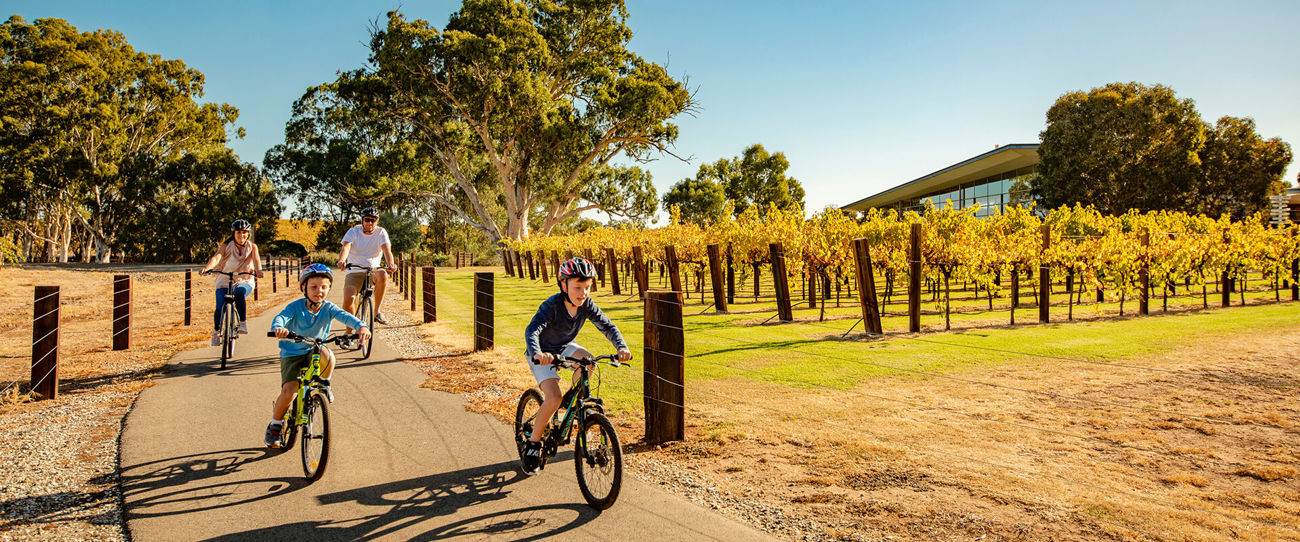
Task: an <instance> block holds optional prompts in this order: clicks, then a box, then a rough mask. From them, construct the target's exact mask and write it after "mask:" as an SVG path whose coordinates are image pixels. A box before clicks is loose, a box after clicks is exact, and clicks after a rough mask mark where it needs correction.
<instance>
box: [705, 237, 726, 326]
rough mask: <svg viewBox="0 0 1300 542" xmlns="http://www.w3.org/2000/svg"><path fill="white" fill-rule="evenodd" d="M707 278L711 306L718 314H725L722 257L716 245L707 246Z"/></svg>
mask: <svg viewBox="0 0 1300 542" xmlns="http://www.w3.org/2000/svg"><path fill="white" fill-rule="evenodd" d="M708 251H709V278H710V279H711V284H712V285H713V304H714V305H715V306H716V307H717V308H718V312H727V292H725V291H724V289H725V288H726V286H725V285H724V284H723V277H722V255H721V254H720V252H721V251H720V250H719V248H718V245H709V246H708Z"/></svg>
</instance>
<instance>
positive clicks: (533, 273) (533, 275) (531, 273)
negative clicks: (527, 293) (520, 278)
mask: <svg viewBox="0 0 1300 542" xmlns="http://www.w3.org/2000/svg"><path fill="white" fill-rule="evenodd" d="M524 258H525V259H527V260H528V280H537V267H536V266H535V265H533V253H532V252H524Z"/></svg>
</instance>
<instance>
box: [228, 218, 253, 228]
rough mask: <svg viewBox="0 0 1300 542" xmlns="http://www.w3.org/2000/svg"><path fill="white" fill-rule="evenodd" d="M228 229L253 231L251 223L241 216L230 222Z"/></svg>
mask: <svg viewBox="0 0 1300 542" xmlns="http://www.w3.org/2000/svg"><path fill="white" fill-rule="evenodd" d="M230 231H253V225H252V224H249V223H248V221H247V220H244V219H242V218H239V219H235V221H234V222H231V223H230Z"/></svg>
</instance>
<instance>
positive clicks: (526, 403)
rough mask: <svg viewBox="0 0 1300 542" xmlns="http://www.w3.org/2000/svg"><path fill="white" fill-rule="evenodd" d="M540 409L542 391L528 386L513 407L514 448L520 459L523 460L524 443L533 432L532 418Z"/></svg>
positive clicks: (534, 417) (535, 416)
mask: <svg viewBox="0 0 1300 542" xmlns="http://www.w3.org/2000/svg"><path fill="white" fill-rule="evenodd" d="M541 409H542V392H540V391H537V389H535V388H530V389H528V390H527V391H525V392H524V394H523V395H521V396H520V397H519V406H517V407H515V448H517V451H518V452H519V460H520V461H523V460H524V443H525V442H528V436H529V435H532V434H533V420H534V419H536V418H537V411H539V410H541Z"/></svg>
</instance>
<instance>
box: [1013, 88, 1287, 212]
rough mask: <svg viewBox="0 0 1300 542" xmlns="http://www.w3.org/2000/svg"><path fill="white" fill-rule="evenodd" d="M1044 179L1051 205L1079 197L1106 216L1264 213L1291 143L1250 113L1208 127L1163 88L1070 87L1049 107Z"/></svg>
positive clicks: (1045, 202) (1043, 193)
mask: <svg viewBox="0 0 1300 542" xmlns="http://www.w3.org/2000/svg"><path fill="white" fill-rule="evenodd" d="M1040 136H1041V137H1042V144H1041V145H1040V147H1039V149H1038V155H1039V164H1038V175H1037V176H1036V177H1034V178H1033V179H1032V180H1031V185H1032V186H1031V190H1032V192H1033V194H1034V196H1035V197H1036V198H1037V199H1038V200H1039V202H1040V203H1041V204H1042V206H1043V207H1046V208H1055V207H1059V206H1061V205H1067V206H1068V205H1073V204H1075V203H1076V202H1081V203H1084V204H1086V205H1093V206H1095V207H1096V208H1097V209H1098V210H1100V211H1102V212H1104V213H1112V214H1123V213H1124V212H1126V211H1127V210H1129V209H1137V210H1140V211H1151V210H1177V211H1186V212H1206V213H1212V214H1217V213H1229V214H1232V215H1233V216H1236V217H1243V216H1246V215H1248V214H1250V213H1253V212H1255V211H1257V210H1259V209H1260V208H1261V207H1262V205H1263V203H1264V200H1265V196H1266V195H1267V194H1268V190H1269V189H1270V188H1269V187H1270V185H1272V184H1274V183H1276V182H1277V181H1279V180H1280V179H1281V176H1282V174H1283V172H1284V171H1285V168H1286V165H1287V164H1288V163H1290V160H1291V153H1290V147H1289V146H1288V145H1286V143H1284V142H1282V141H1281V140H1279V139H1277V138H1274V139H1270V140H1268V141H1265V140H1263V139H1262V138H1261V137H1260V136H1259V135H1257V134H1256V133H1255V125H1254V122H1253V121H1251V120H1250V119H1238V118H1234V117H1224V118H1222V119H1220V120H1219V123H1218V124H1217V125H1216V126H1209V125H1207V124H1206V123H1205V122H1204V121H1203V120H1201V116H1200V114H1199V113H1197V111H1196V107H1195V104H1194V103H1193V101H1192V100H1190V99H1180V98H1178V97H1177V96H1175V94H1174V91H1173V90H1171V89H1169V88H1168V87H1165V86H1162V85H1154V86H1146V85H1142V84H1139V83H1110V84H1108V85H1105V86H1102V87H1097V88H1094V89H1092V90H1090V91H1088V92H1081V91H1075V92H1069V93H1066V94H1064V95H1062V96H1061V97H1060V98H1058V99H1057V101H1056V103H1055V104H1053V105H1052V107H1051V108H1050V109H1049V110H1048V112H1047V128H1046V129H1045V130H1044V131H1043V132H1042V133H1041V134H1040Z"/></svg>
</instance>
